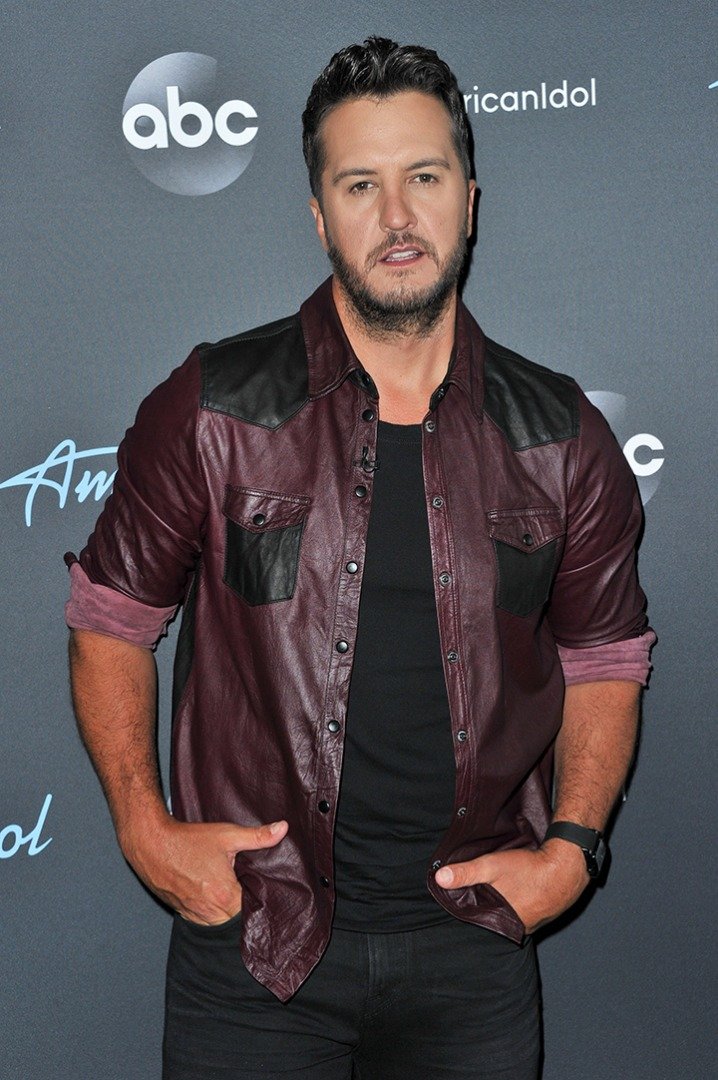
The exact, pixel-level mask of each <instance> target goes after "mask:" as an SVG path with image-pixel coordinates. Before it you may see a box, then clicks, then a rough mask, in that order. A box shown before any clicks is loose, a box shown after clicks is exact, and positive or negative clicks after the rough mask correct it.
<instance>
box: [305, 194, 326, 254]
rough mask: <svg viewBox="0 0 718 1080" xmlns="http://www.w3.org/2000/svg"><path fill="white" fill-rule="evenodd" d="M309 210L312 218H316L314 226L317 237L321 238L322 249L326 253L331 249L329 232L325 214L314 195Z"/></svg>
mask: <svg viewBox="0 0 718 1080" xmlns="http://www.w3.org/2000/svg"><path fill="white" fill-rule="evenodd" d="M309 209H310V210H311V212H312V216H313V217H314V224H315V226H316V229H317V236H318V237H319V240H320V242H321V245H322V247H323V248H324V250H325V251H326V250H327V249H328V247H329V243H328V241H327V231H326V229H325V228H324V214H323V213H322V208H321V206H320V205H319V200H318V199H317V198H316V197H315V196H314V195H312V197H311V199H310V200H309Z"/></svg>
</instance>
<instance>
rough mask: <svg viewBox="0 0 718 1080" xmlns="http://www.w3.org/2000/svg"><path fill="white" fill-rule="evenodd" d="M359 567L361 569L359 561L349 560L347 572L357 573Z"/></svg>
mask: <svg viewBox="0 0 718 1080" xmlns="http://www.w3.org/2000/svg"><path fill="white" fill-rule="evenodd" d="M358 569H359V566H358V564H357V563H355V562H348V563H347V573H348V574H356V572H357V570H358Z"/></svg>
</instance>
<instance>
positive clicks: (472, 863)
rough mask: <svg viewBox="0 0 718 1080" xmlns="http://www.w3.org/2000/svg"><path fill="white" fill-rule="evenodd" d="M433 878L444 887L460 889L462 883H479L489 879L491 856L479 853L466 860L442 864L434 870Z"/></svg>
mask: <svg viewBox="0 0 718 1080" xmlns="http://www.w3.org/2000/svg"><path fill="white" fill-rule="evenodd" d="M434 880H435V881H436V884H437V885H441V887H442V888H444V889H460V888H461V887H462V886H464V885H479V884H482V883H483V882H487V881H491V856H490V855H480V856H479V857H478V858H477V859H470V860H469V861H468V862H459V863H452V864H451V866H442V867H441V869H440V870H437V871H436V874H435V875H434Z"/></svg>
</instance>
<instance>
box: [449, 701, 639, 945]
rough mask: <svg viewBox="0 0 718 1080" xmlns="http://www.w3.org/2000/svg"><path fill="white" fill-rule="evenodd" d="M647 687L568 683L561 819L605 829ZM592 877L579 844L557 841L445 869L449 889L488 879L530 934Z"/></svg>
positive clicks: (561, 739)
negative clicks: (643, 689) (644, 690)
mask: <svg viewBox="0 0 718 1080" xmlns="http://www.w3.org/2000/svg"><path fill="white" fill-rule="evenodd" d="M640 691H641V688H640V685H639V684H638V683H633V682H595V683H578V684H576V685H574V686H568V687H567V688H566V698H565V702H564V710H563V723H562V725H561V730H560V732H559V734H558V736H557V739H556V806H555V810H554V815H553V820H555V821H574V822H576V823H577V824H579V825H585V826H586V827H587V828H591V829H599V830H602V829H603V828H604V827H605V825H606V822H607V820H608V817H609V814H610V812H611V809H612V807H613V805H614V803H615V801H616V799H617V797H618V794H619V792H620V790H621V786H622V784H623V781H624V780H625V778H626V774H627V773H628V769H629V766H630V763H631V758H632V756H633V750H634V746H635V742H636V733H637V726H638V702H639V696H640ZM589 880H590V878H589V875H588V871H587V870H586V863H585V860H584V857H583V852H582V851H581V849H580V848H579V847H577V845H576V844H571V843H569V842H568V841H566V840H560V839H558V838H553V839H551V840H547V841H546V842H545V843H544V844H542V846H541V847H540V848H538V849H537V850H535V851H534V850H530V849H525V848H522V849H517V850H513V851H497V852H493V853H492V854H489V855H482V856H481V857H480V858H478V859H471V860H469V861H468V862H464V863H456V864H453V865H452V866H451V867H446V866H445V867H442V869H441V870H439V871H437V874H436V881H437V883H438V884H439V885H442V886H443V887H444V888H452V889H456V888H459V887H460V886H462V885H476V884H479V883H481V882H488V883H490V884H491V885H493V886H494V888H496V889H497V890H498V891H499V892H500V893H501V894H502V895H503V896H505V897H506V899H507V900H508V902H509V903H510V904H511V906H512V907H513V908H514V910H515V911H516V912H517V914H518V916H519V918H520V919H521V920H522V922H523V923H524V926H525V927H526V932H527V933H532V932H533V931H534V930H536V929H537V928H538V927H539V926H543V924H544V923H547V922H550V921H551V920H552V919H555V918H556V917H557V916H558V915H560V914H561V913H562V912H564V911H566V909H567V908H569V907H570V906H571V905H572V904H573V903H575V901H576V900H577V899H578V897H579V896H580V895H581V893H582V892H583V890H584V889H585V887H586V885H587V884H588V882H589Z"/></svg>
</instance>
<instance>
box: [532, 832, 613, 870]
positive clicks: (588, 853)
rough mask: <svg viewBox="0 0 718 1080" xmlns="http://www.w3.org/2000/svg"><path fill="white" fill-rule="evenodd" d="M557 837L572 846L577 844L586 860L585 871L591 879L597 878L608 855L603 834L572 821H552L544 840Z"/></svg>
mask: <svg viewBox="0 0 718 1080" xmlns="http://www.w3.org/2000/svg"><path fill="white" fill-rule="evenodd" d="M554 836H557V837H559V839H561V840H569V841H570V842H571V843H572V844H578V846H579V847H580V848H581V851H582V852H583V855H584V858H585V860H586V869H587V870H588V872H589V874H590V875H591V877H592V878H597V877H598V876H599V874H600V873H601V868H602V866H603V864H604V862H605V860H606V856H607V855H608V845H607V844H606V842H605V840H604V839H603V833H600V832H599V831H598V829H586V828H585V827H584V826H583V825H575V824H574V822H573V821H554V822H553V824H552V825H549V827H548V831H547V833H546V835H545V837H544V840H550V839H551V838H552V837H554Z"/></svg>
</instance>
